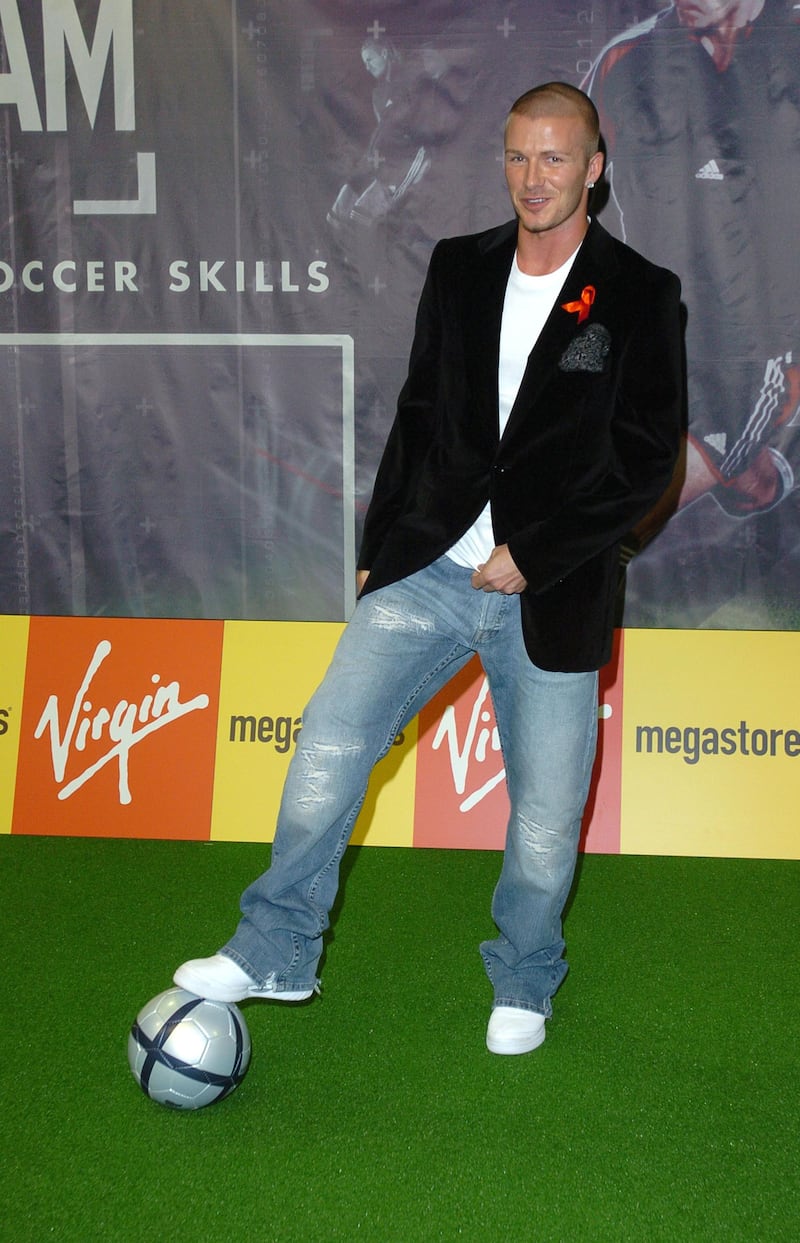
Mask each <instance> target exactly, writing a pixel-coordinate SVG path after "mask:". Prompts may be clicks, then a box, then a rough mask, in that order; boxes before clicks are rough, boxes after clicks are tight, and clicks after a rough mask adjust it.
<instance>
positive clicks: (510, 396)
mask: <svg viewBox="0 0 800 1243" xmlns="http://www.w3.org/2000/svg"><path fill="white" fill-rule="evenodd" d="M578 250H580V247H578V248H577V250H575V251H574V252H573V253H572V254H571V255H570V257H569V259H567V260H566V262H565V263H562V265H561V267H560V268H556V270H555V272H548V273H547V275H546V276H528V275H527V274H526V273H525V272H521V271H520V268H519V265H518V263H517V256H516V254H515V255H514V262H513V263H512V265H511V272H510V273H509V277H508V284H507V285H506V294H505V300H504V302H503V319H502V322H501V325H500V365H499V367H498V372H497V394H498V408H499V413H500V435H501V436H502V435H503V432H504V431H505V428H506V424H507V423H508V416H509V415H510V414H511V408H512V406H513V405H514V402H515V400H516V396H517V393H518V391H519V386H520V384H521V383H522V377H523V375H524V373H525V368H526V366H527V363H528V356H529V354H530V352H531V350H532V349H533V347H534V345H535V344H536V342H537V341H538V339H539V333H540V332H541V331H542V329H543V328H544V325H545V321H546V320H547V317H548V315H549V314H550V312H551V311H552V309H553V303H554V302H555V300H556V298H557V297H558V294H559V291H560V289H561V286H562V285H563V284H564V281H565V280H566V279H567V273H568V272H569V269H570V268H571V267H572V264H573V261H574V259H575V255H577V253H578ZM494 546H495V545H494V532H493V531H492V514H491V506H490V505H489V504H488V503H487V505H486V507H485V509H484V510H483V511H482V513H480V514H479V515H478V517H477V519H476V520H475V522H474V523H473V524H472V526H471V527H470V528H469V530H468V531H466V532H465V533H464V535H462V537H461V539H460V540H458V542H457V543H455V544H454V545H453V547H452V548H451V549H449V551H448V553H447V555H448V557H450V559H451V560H452V561H455V562H456V563H457V564H458V565H463V566H466V567H468V568H470V569H473V570H474V569H477V568H478V566H479V565H483V564H484V562H486V561H488V560H489V557H490V555H491V552H492V549H493V548H494Z"/></svg>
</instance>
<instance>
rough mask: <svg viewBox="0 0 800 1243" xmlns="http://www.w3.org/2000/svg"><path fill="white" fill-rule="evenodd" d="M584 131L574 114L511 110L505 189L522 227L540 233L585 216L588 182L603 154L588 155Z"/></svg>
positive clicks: (595, 174)
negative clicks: (529, 113) (526, 113)
mask: <svg viewBox="0 0 800 1243" xmlns="http://www.w3.org/2000/svg"><path fill="white" fill-rule="evenodd" d="M586 147H587V134H586V129H585V126H584V123H583V121H582V120H581V118H580V117H579V116H577V115H573V114H571V113H570V114H567V115H565V116H541V117H528V116H523V115H518V114H517V113H512V115H511V116H510V117H509V119H508V122H507V124H506V136H505V172H506V184H507V186H508V192H509V194H510V195H511V202H512V204H513V207H514V211H515V212H516V213H517V216H518V217H519V221H520V224H521V225H522V228H523V229H525V230H527V231H528V232H529V233H544V232H546V231H548V230H550V229H557V228H559V227H560V226H564V225H566V224H568V222H569V223H571V222H572V221H573V217H575V215H576V214H578V213H580V214H581V216H585V215H586V199H587V190H586V183H587V181H597V179H598V177H599V176H600V173H601V172H602V169H603V157H602V155H600V154H599V152H598V153H596V154H595V155H593V156H592V157H591V158H589V156H588V154H587V149H586Z"/></svg>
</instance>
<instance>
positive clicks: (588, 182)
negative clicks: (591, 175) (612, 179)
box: [586, 181, 594, 190]
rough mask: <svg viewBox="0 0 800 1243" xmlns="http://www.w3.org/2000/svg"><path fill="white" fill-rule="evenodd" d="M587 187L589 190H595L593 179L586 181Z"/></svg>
mask: <svg viewBox="0 0 800 1243" xmlns="http://www.w3.org/2000/svg"><path fill="white" fill-rule="evenodd" d="M586 189H587V190H593V189H594V182H593V181H587V182H586Z"/></svg>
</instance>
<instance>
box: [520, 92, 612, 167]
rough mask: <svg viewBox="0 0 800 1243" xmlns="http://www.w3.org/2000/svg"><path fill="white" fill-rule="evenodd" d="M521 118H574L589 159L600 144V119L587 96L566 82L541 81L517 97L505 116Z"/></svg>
mask: <svg viewBox="0 0 800 1243" xmlns="http://www.w3.org/2000/svg"><path fill="white" fill-rule="evenodd" d="M508 116H509V118H511V117H512V116H525V117H531V118H536V117H545V116H550V117H553V116H556V117H567V116H572V117H578V118H580V120H581V121H582V122H583V126H584V129H585V130H586V154H587V156H592V155H594V153H595V152H596V151H597V149H598V146H599V143H600V118H599V117H598V115H597V109H596V108H595V106H594V104H593V103H592V101H591V99H590V98H589V96H588V95H585V94H584V93H583V91H579V90H578V88H577V86H570V85H569V83H567V82H545V83H543V84H542V85H541V86H534V87H533V89H532V90H530V91H526V92H525V94H524V95H520V97H519V99H517V100H515V102H514V103H513V104H512V105H511V108H510V109H509V113H508Z"/></svg>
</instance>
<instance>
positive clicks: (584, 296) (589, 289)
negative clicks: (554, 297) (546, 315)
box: [561, 285, 597, 324]
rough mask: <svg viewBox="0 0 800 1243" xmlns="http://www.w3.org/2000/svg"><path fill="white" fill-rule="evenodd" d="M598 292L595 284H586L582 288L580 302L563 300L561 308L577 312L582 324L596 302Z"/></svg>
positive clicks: (579, 321)
mask: <svg viewBox="0 0 800 1243" xmlns="http://www.w3.org/2000/svg"><path fill="white" fill-rule="evenodd" d="M596 293H597V290H596V289H595V287H594V285H586V286H585V287H584V288H583V289H582V290H581V297H580V301H579V302H562V304H561V309H562V311H570V312H575V313H576V314H577V316H578V323H579V324H582V323H583V321H584V320H585V319H586V317H587V316H588V314H589V310H590V308H591V305H592V303H593V302H594V299H595V294H596Z"/></svg>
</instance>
